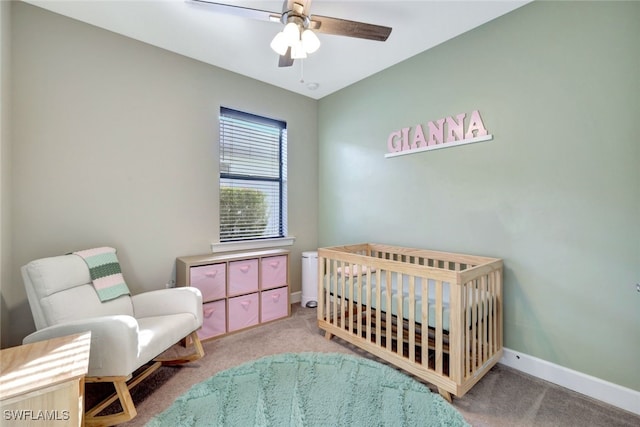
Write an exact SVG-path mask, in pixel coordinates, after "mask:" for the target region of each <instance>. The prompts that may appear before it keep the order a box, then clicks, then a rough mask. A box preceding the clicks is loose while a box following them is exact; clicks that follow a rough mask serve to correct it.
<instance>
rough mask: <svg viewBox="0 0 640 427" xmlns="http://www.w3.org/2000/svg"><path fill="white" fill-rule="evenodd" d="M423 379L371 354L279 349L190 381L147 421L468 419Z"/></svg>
mask: <svg viewBox="0 0 640 427" xmlns="http://www.w3.org/2000/svg"><path fill="white" fill-rule="evenodd" d="M468 425H469V424H467V423H466V421H465V420H464V418H463V417H462V415H461V414H460V413H459V412H458V411H457V410H456V409H455V408H454V407H453V406H451V405H450V404H449V403H448V402H447V401H446V400H444V399H443V398H442V397H441V396H440V395H439V394H436V393H433V392H432V391H431V390H429V388H428V387H426V386H425V385H423V384H421V383H419V382H418V381H416V380H414V379H412V378H411V377H409V376H407V375H405V374H403V373H401V372H399V371H397V370H395V369H393V368H391V367H389V366H386V365H383V364H381V363H378V362H374V361H372V360H368V359H365V358H362V357H356V356H350V355H346V354H337V353H285V354H279V355H275V356H268V357H264V358H262V359H259V360H256V361H253V362H248V363H245V364H243V365H240V366H237V367H235V368H231V369H228V370H226V371H222V372H219V373H218V374H216V375H214V376H213V377H211V378H209V379H208V380H205V381H203V382H201V383H199V384H196V385H194V386H193V387H192V388H191V389H190V390H189V391H188V392H187V393H185V394H184V395H182V396H180V397H179V398H178V399H176V401H175V402H174V403H173V404H172V405H171V406H170V407H169V408H168V409H167V410H165V411H164V412H162V413H161V414H159V415H157V416H155V417H154V418H153V419H151V420H150V421H149V422H148V423H147V425H146V427H187V426H189V427H192V426H225V427H228V426H229V427H230V426H239V427H249V426H274V427H281V426H349V427H354V426H363V427H371V426H468Z"/></svg>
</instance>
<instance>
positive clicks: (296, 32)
mask: <svg viewBox="0 0 640 427" xmlns="http://www.w3.org/2000/svg"><path fill="white" fill-rule="evenodd" d="M282 33H283V34H284V36H285V37H286V40H287V43H289V46H291V47H293V45H294V44H295V43H296V42H299V41H300V27H298V24H296V23H295V22H289V23H288V24H287V25H285V26H284V30H282Z"/></svg>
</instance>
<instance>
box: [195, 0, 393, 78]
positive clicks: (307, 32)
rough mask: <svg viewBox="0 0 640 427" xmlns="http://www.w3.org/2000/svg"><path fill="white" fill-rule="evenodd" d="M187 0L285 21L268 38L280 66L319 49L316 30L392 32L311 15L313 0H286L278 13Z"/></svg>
mask: <svg viewBox="0 0 640 427" xmlns="http://www.w3.org/2000/svg"><path fill="white" fill-rule="evenodd" d="M190 1H191V2H192V3H196V4H202V5H204V6H207V7H208V8H210V9H212V10H215V11H217V12H220V13H226V14H231V15H237V16H243V17H247V18H252V19H259V20H265V21H272V22H281V23H283V24H285V27H284V29H283V30H282V31H281V32H279V33H278V34H276V36H275V37H274V38H273V41H272V42H271V48H272V49H273V50H274V51H276V53H278V55H280V60H279V61H278V66H279V67H290V66H291V65H293V61H294V60H295V59H303V58H306V57H307V54H311V53H313V52H315V51H316V50H318V48H319V47H320V40H319V39H318V37H317V36H316V34H315V33H323V34H333V35H338V36H347V37H355V38H360V39H366V40H375V41H385V40H387V38H388V37H389V34H391V28H390V27H385V26H382V25H374V24H366V23H364V22H358V21H349V20H346V19H340V18H332V17H329V16H319V15H313V16H312V15H311V14H310V13H309V10H310V8H311V1H312V0H285V1H284V4H283V5H282V12H281V13H278V12H269V11H266V10H259V9H252V8H248V7H242V6H236V5H230V4H224V3H217V2H212V1H208V0H190Z"/></svg>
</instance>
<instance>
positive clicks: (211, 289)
mask: <svg viewBox="0 0 640 427" xmlns="http://www.w3.org/2000/svg"><path fill="white" fill-rule="evenodd" d="M226 276H227V270H226V264H211V265H202V266H199V267H191V268H190V269H189V281H190V285H191V286H193V287H194V288H198V289H200V292H202V300H203V301H212V300H216V299H220V298H224V297H225V295H226Z"/></svg>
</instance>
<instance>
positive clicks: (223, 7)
mask: <svg viewBox="0 0 640 427" xmlns="http://www.w3.org/2000/svg"><path fill="white" fill-rule="evenodd" d="M189 3H190V4H193V5H198V6H201V7H206V8H207V9H208V10H211V11H213V12H218V13H224V14H227V15H235V16H240V17H242V18H250V19H257V20H260V21H272V22H279V21H280V18H281V17H282V14H281V13H278V12H270V11H268V10H260V9H251V8H249V7H242V6H235V5H232V4H224V3H216V2H213V1H208V0H189Z"/></svg>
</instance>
